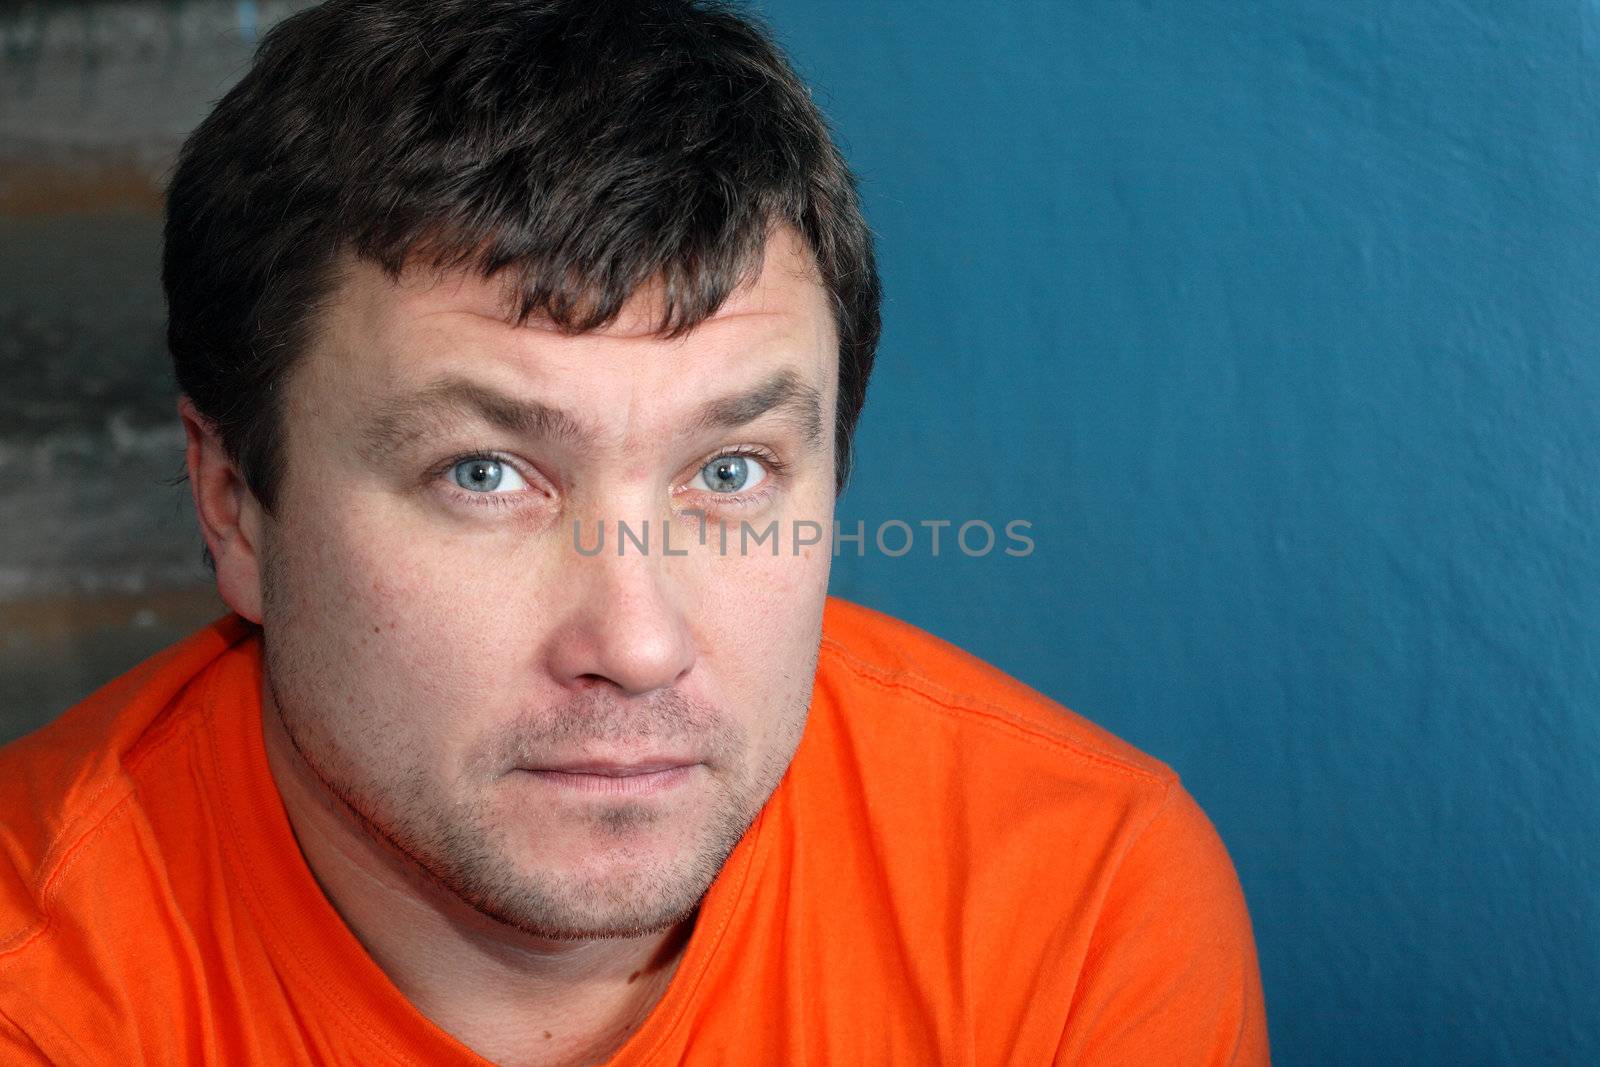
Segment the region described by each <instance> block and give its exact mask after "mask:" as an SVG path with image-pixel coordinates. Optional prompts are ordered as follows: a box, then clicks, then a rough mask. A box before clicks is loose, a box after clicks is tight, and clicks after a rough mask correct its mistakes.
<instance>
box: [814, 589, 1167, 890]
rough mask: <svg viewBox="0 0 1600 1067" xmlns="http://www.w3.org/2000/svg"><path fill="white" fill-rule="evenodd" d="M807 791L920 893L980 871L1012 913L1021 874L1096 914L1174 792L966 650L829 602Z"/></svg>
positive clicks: (1118, 746) (1153, 767)
mask: <svg viewBox="0 0 1600 1067" xmlns="http://www.w3.org/2000/svg"><path fill="white" fill-rule="evenodd" d="M823 632H824V636H823V640H822V649H821V652H820V654H819V661H818V671H817V686H816V692H815V694H814V699H813V701H812V717H813V718H812V726H809V727H808V735H807V740H806V743H805V746H803V749H802V755H803V756H804V759H805V763H804V767H803V769H804V772H805V773H804V774H802V775H799V776H797V777H799V778H801V779H802V781H801V783H800V784H801V785H802V786H804V785H806V784H808V783H811V782H819V781H820V782H823V783H825V789H826V792H827V796H826V798H819V797H816V796H811V797H810V803H812V804H814V805H818V806H822V807H825V808H826V809H828V810H830V811H837V812H842V813H843V815H844V816H845V817H848V818H849V819H850V822H851V823H852V824H853V825H854V826H856V827H858V828H859V830H860V832H861V833H863V834H869V835H871V836H872V837H874V838H876V839H877V840H879V841H881V842H883V844H882V845H881V848H882V849H884V850H885V852H884V854H885V855H894V854H897V853H899V852H902V851H903V852H905V853H906V854H907V856H906V858H905V861H904V862H903V863H899V864H895V865H894V866H895V867H897V868H898V869H900V870H902V871H904V872H905V875H906V877H907V879H908V886H909V888H911V889H912V890H913V891H921V890H920V889H918V888H917V886H918V885H919V881H918V878H919V876H918V873H917V872H918V871H919V870H921V871H925V870H927V869H928V865H929V864H931V865H934V867H936V868H945V869H954V868H962V869H966V870H969V871H972V872H973V873H972V875H971V877H972V879H974V880H973V881H970V882H968V888H969V889H973V888H980V887H983V886H984V884H985V883H989V882H991V881H992V884H989V885H988V886H987V888H988V889H989V891H990V892H991V893H992V895H993V899H994V900H995V901H996V902H998V901H999V900H1001V899H1003V898H1005V897H1007V896H1008V895H1010V896H1014V895H1015V894H1016V893H1017V891H1018V890H1017V885H1018V878H1019V877H1020V876H1021V875H1020V872H1023V871H1027V872H1029V874H1028V875H1027V877H1028V879H1030V880H1031V879H1034V878H1047V879H1050V880H1052V881H1053V882H1054V883H1055V884H1056V886H1057V889H1058V892H1060V893H1062V894H1076V895H1077V896H1078V898H1079V904H1080V905H1081V906H1082V907H1083V908H1086V909H1087V910H1089V911H1093V910H1094V909H1095V908H1096V907H1097V906H1098V902H1099V901H1101V900H1103V899H1104V896H1105V893H1106V891H1107V888H1108V885H1109V881H1110V878H1111V877H1112V875H1113V874H1114V873H1115V871H1116V869H1117V867H1118V866H1119V865H1120V862H1121V859H1122V857H1123V856H1124V855H1125V854H1126V853H1127V852H1128V850H1129V848H1130V847H1131V846H1132V844H1133V843H1134V842H1135V841H1136V840H1137V839H1138V837H1139V836H1140V835H1141V833H1143V831H1144V830H1145V828H1146V827H1147V826H1149V825H1150V823H1151V822H1152V820H1154V819H1155V817H1156V815H1157V813H1158V812H1159V811H1161V809H1162V808H1163V806H1165V805H1166V804H1168V803H1169V802H1170V799H1171V797H1172V795H1173V794H1174V792H1181V791H1182V786H1181V785H1180V784H1179V781H1178V776H1177V774H1176V773H1175V772H1174V771H1173V770H1172V768H1170V767H1168V766H1167V765H1166V764H1165V763H1163V762H1161V761H1160V760H1158V759H1156V758H1154V757H1153V756H1150V755H1148V754H1146V753H1144V752H1142V751H1140V750H1139V749H1137V748H1136V747H1134V746H1133V745H1131V744H1129V743H1127V742H1126V741H1123V740H1122V739H1121V738H1118V737H1117V736H1115V735H1114V734H1112V733H1111V732H1110V731H1108V730H1106V729H1103V728H1102V727H1100V726H1098V725H1096V724H1094V723H1092V722H1090V721H1089V720H1088V719H1086V718H1084V717H1083V716H1081V715H1078V714H1076V713H1075V712H1073V711H1071V710H1069V709H1067V708H1065V707H1063V706H1061V705H1060V704H1058V703H1056V702H1055V701H1053V700H1051V699H1049V698H1048V697H1046V696H1044V695H1043V694H1041V693H1039V692H1037V691H1035V690H1033V689H1031V688H1030V687H1028V686H1027V685H1024V684H1023V683H1022V682H1020V681H1018V680H1017V679H1015V678H1012V677H1010V676H1009V675H1007V674H1006V673H1005V672H1003V671H1001V670H999V669H998V668H996V667H993V666H991V665H990V664H987V663H985V662H983V661H982V660H980V659H978V658H977V657H975V656H973V655H971V654H969V653H967V652H964V651H962V650H961V649H959V648H957V647H956V646H954V645H952V644H950V643H948V642H946V641H943V640H941V639H939V638H937V637H935V636H933V635H932V634H929V633H926V632H924V631H923V630H920V629H918V628H917V627H915V626H912V625H910V624H909V623H905V622H902V621H900V620H897V619H894V618H891V617H889V616H887V615H884V614H882V613H880V612H876V611H872V610H871V609H868V608H864V607H861V606H859V605H856V604H851V603H848V602H845V601H841V600H836V599H830V600H829V602H828V606H827V611H826V615H825V618H824V627H823Z"/></svg>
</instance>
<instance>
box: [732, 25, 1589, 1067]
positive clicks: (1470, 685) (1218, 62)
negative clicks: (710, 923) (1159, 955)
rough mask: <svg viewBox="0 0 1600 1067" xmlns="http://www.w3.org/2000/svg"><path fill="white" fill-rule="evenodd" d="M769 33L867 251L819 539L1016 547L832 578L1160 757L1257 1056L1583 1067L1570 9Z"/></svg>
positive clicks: (1583, 106) (1582, 361) (1581, 252)
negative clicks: (850, 474) (876, 333)
mask: <svg viewBox="0 0 1600 1067" xmlns="http://www.w3.org/2000/svg"><path fill="white" fill-rule="evenodd" d="M758 9H759V10H761V11H763V12H765V14H766V15H767V16H768V18H769V19H770V20H771V22H772V23H773V25H774V26H775V28H776V29H777V31H778V32H779V34H780V36H781V37H782V38H783V39H784V40H785V42H786V43H787V45H788V46H789V48H790V49H791V50H792V52H793V53H794V55H795V58H796V60H797V61H798V62H799V64H800V66H801V67H802V68H803V70H804V71H805V72H806V73H807V75H808V76H809V77H810V78H812V79H813V81H814V82H815V83H816V84H817V86H818V96H819V99H821V100H822V101H823V103H824V105H825V106H826V107H827V108H828V110H829V112H830V114H831V115H832V116H833V118H834V121H835V123H836V125H837V127H838V130H839V132H840V134H841V136H842V138H843V140H844V142H845V144H846V147H847V152H848V154H849V156H850V158H851V159H852V161H853V163H854V165H855V166H856V167H857V168H858V170H859V171H860V172H861V175H862V177H863V179H864V181H865V183H866V195H867V202H868V209H869V212H870V216H871V219H872V221H873V224H874V226H875V228H876V229H877V231H878V233H879V235H880V237H881V247H882V255H883V267H884V275H885V281H886V285H887V292H888V304H887V308H886V315H887V319H886V334H885V339H884V346H883V350H882V355H881V364H880V369H879V371H878V375H877V378H876V380H875V382H874V387H873V394H872V397H871V399H870V400H869V402H868V407H867V412H866V415H865V421H864V424H863V426H862V429H861V433H860V438H859V441H860V449H859V465H858V468H857V471H856V475H855V479H854V482H853V485H852V488H851V490H850V491H849V493H848V495H847V498H846V501H845V504H844V508H843V515H844V516H845V517H846V519H848V520H854V519H855V518H864V519H865V520H867V522H868V529H869V531H870V530H871V529H872V526H873V524H874V523H875V522H876V521H878V520H881V519H885V518H895V517H899V518H905V519H907V520H908V521H911V522H912V523H913V524H914V523H915V522H916V521H917V520H918V519H921V518H939V517H944V518H952V519H956V520H957V521H959V520H961V519H965V518H984V519H987V520H990V521H992V522H995V523H996V525H999V524H1000V523H1002V522H1004V521H1005V520H1006V519H1009V518H1015V517H1022V518H1027V519H1030V520H1032V522H1033V523H1034V529H1033V536H1034V538H1035V541H1036V545H1037V547H1036V549H1035V552H1034V554H1033V555H1032V556H1031V557H1028V558H1026V559H1015V558H1009V557H1004V556H1000V555H998V554H995V555H991V556H989V557H985V558H981V559H968V558H965V557H963V556H961V555H960V554H959V553H953V552H951V551H950V550H949V548H948V545H946V547H945V550H944V552H943V553H942V554H941V556H940V557H939V558H938V559H932V558H929V556H928V555H927V553H926V551H925V550H920V551H914V552H912V553H911V554H909V555H907V556H905V557H903V558H900V559H888V558H884V557H883V556H881V555H878V554H876V553H875V552H874V553H870V554H869V555H868V556H867V557H866V558H864V559H859V560H858V559H855V558H853V557H852V556H850V555H845V556H844V557H842V558H840V559H839V560H838V561H837V564H836V568H837V570H836V578H835V583H834V588H835V591H836V592H839V593H841V594H843V595H846V596H850V597H853V598H856V599H860V600H863V601H865V602H867V603H870V604H873V605H875V606H879V607H881V608H884V609H885V610H888V611H891V612H893V613H896V614H900V615H902V616H904V617H906V618H909V619H911V620H912V621H915V622H917V623H919V624H921V625H923V626H925V627H927V628H929V629H931V630H933V631H935V632H937V633H939V634H941V635H943V636H946V637H948V638H950V639H952V640H954V641H956V642H958V643H960V644H963V645H965V646H966V647H968V648H970V649H972V650H973V651H975V652H977V653H978V654H980V655H982V656H984V657H985V658H987V659H989V660H991V661H992V662H994V663H996V664H998V665H1000V666H1002V667H1003V668H1005V669H1007V670H1009V671H1010V672H1012V673H1013V674H1015V675H1017V676H1019V677H1020V678H1022V679H1023V680H1025V681H1027V682H1029V683H1030V684H1032V685H1034V686H1036V687H1038V688H1039V689H1041V690H1043V691H1044V692H1046V693H1048V694H1050V695H1052V696H1053V697H1055V698H1057V699H1059V700H1061V701H1063V702H1064V703H1067V704H1069V705H1070V706H1072V707H1074V708H1075V709H1077V710H1078V711H1080V712H1082V713H1084V714H1086V715H1088V716H1089V717H1091V718H1093V719H1095V720H1097V721H1099V722H1100V723H1102V724H1104V725H1106V726H1107V727H1109V728H1110V729H1112V730H1113V731H1115V732H1117V733H1119V734H1121V735H1122V736H1123V737H1125V738H1127V739H1128V740H1130V741H1131V742H1133V743H1135V744H1137V745H1139V746H1140V747H1142V748H1144V749H1146V750H1147V751H1149V752H1151V753H1152V754H1154V755H1156V756H1158V757H1160V758H1162V759H1164V760H1166V761H1167V762H1168V763H1170V764H1171V765H1173V766H1174V767H1175V768H1176V769H1178V770H1179V771H1180V772H1181V773H1182V775H1183V777H1184V779H1185V781H1186V782H1187V783H1188V786H1189V788H1190V789H1191V790H1192V791H1193V792H1194V794H1195V795H1196V796H1197V797H1198V798H1199V800H1200V801H1201V803H1202V804H1203V805H1204V806H1205V807H1206V809H1207V811H1208V812H1209V813H1210V814H1211V816H1212V818H1213V820H1214V821H1215V822H1216V824H1217V826H1218V828H1219V830H1220V831H1221V833H1222V835H1223V838H1224V839H1225V840H1226V841H1227V843H1228V845H1229V848H1230V850H1231V851H1232V853H1233V856H1234V859H1235V861H1236V863H1237V865H1238V868H1239V873H1240V876H1241V878H1242V880H1243V883H1244V887H1245V891H1246V894H1247V896H1248V898H1249V901H1250V905H1251V908H1252V912H1253V915H1254V919H1255V924H1256V934H1257V939H1258V942H1259V946H1260V951H1261V962H1262V971H1263V976H1264V979H1265V982H1266V987H1267V996H1268V1012H1269V1016H1270V1020H1271V1027H1272V1040H1273V1045H1274V1052H1275V1057H1276V1059H1277V1061H1278V1062H1280V1063H1285V1064H1299V1063H1352V1064H1353V1063H1374V1062H1382V1063H1450V1064H1468V1063H1505V1064H1525V1063H1584V1062H1587V1063H1600V1008H1597V1006H1596V990H1597V989H1600V815H1597V813H1600V707H1597V704H1600V700H1597V696H1600V679H1597V673H1600V671H1597V665H1600V653H1597V635H1600V566H1597V564H1600V553H1597V551H1596V539H1597V531H1600V478H1597V475H1600V9H1597V8H1596V6H1595V5H1594V4H1592V3H1579V2H1576V0H1559V2H1556V0H1552V2H1545V3H1535V4H1519V3H1510V2H1507V0H1492V2H1490V0H1482V2H1470V3H1468V2H1445V0H1413V2H1409V3H1400V4H1394V3H1382V4H1380V3H1361V2H1352V0H1326V2H1313V0H1292V2H1280V3H1276V4H1258V3H1251V2H1246V0H1181V2H1180V0H1167V2H1161V0H1145V2H1131V0H1127V2H1119V3H1109V2H1092V3H1091V2H1082V3H1079V2H1073V3H1068V2H1065V0H1062V2H1057V3H1030V4H1023V3H1014V2H1012V3H1003V4H1002V3H994V4H989V3H985V4H971V3H951V2H943V3H929V2H927V0H921V2H918V3H915V4H911V3H882V2H876V3H872V4H868V5H860V4H855V3H844V2H837V0H829V2H820V0H793V2H788V0H783V2H779V0H768V2H766V3H764V4H761V5H760V6H759V8H758ZM946 536H948V533H947V535H946ZM1041 903H1042V904H1044V903H1047V902H1046V901H1043V900H1042V901H1041Z"/></svg>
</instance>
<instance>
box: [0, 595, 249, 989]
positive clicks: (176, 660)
mask: <svg viewBox="0 0 1600 1067" xmlns="http://www.w3.org/2000/svg"><path fill="white" fill-rule="evenodd" d="M252 632H253V631H252V629H251V628H250V627H249V626H248V624H246V623H244V622H243V620H240V619H238V618H237V617H233V616H230V617H228V618H224V619H221V620H219V621H218V622H216V623H213V624H212V625H210V626H207V627H205V628H204V629H202V630H200V631H198V632H197V633H195V634H193V635H191V636H190V637H188V638H186V639H184V640H183V641H180V642H179V643H177V644H175V645H172V646H170V647H168V648H166V649H164V650H162V651H161V652H158V653H157V654H156V655H154V656H152V657H150V658H149V659H147V660H145V661H144V662H143V663H140V664H139V665H138V666H136V667H134V668H133V669H132V670H130V671H128V672H127V673H125V674H123V675H121V676H120V677H118V678H116V679H114V680H113V681H111V682H109V683H107V684H106V685H104V686H102V687H101V688H100V689H99V690H97V691H95V692H94V693H93V694H91V695H90V696H88V697H86V698H85V699H84V700H82V701H81V702H79V703H78V704H76V705H74V706H73V707H72V708H70V709H68V710H67V711H66V712H64V713H63V714H61V715H60V716H59V717H57V718H56V719H55V720H54V721H53V722H51V723H49V724H48V725H46V726H44V727H43V728H41V729H39V730H36V731H34V732H33V733H31V734H28V735H26V736H24V737H22V738H19V739H18V740H16V741H13V742H11V743H10V744H8V745H5V746H4V747H0V969H3V968H4V967H5V965H6V964H7V962H8V957H9V958H10V962H13V963H14V962H15V957H16V954H17V953H19V952H20V951H21V950H22V949H23V948H25V947H26V946H27V945H28V944H29V943H30V942H31V941H33V940H35V938H36V935H38V934H39V933H41V932H42V931H43V929H44V928H45V927H46V926H47V924H48V923H47V920H48V918H49V912H50V901H51V899H52V894H53V893H55V892H57V891H58V887H59V884H60V883H61V881H62V876H63V875H64V874H65V873H66V872H67V871H68V870H69V869H70V868H73V867H76V866H79V865H81V864H82V863H83V862H84V859H83V857H84V856H85V855H86V854H92V853H94V852H95V851H97V850H102V849H104V848H106V847H109V846H108V843H110V842H114V839H115V836H116V835H115V833H114V832H109V831H112V830H113V828H114V826H115V825H116V823H117V820H118V818H119V817H120V815H121V814H123V813H124V812H125V811H126V810H127V808H128V806H129V803H130V802H134V801H136V799H137V798H136V794H137V792H138V790H139V778H138V773H137V772H138V769H139V768H140V767H141V766H142V765H144V764H145V763H147V762H150V761H151V760H154V759H159V758H160V755H161V753H163V752H165V751H168V750H170V749H171V748H172V747H173V745H174V743H175V742H177V741H178V740H179V739H180V738H181V737H182V736H183V735H185V734H186V733H187V732H188V731H190V730H191V728H192V727H193V726H194V724H195V721H196V720H197V719H198V717H199V710H200V702H199V700H198V699H188V698H187V697H188V694H190V692H191V690H192V687H193V685H194V683H195V681H196V680H197V679H198V678H199V677H200V676H202V675H203V674H204V672H205V669H206V668H207V667H208V666H209V665H210V664H211V663H213V662H214V661H216V659H217V658H218V657H219V656H221V655H222V654H223V653H224V652H226V651H227V650H228V649H229V648H231V647H233V646H234V645H235V644H237V643H239V642H241V641H243V640H246V639H248V637H249V636H250V635H251V633H252Z"/></svg>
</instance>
